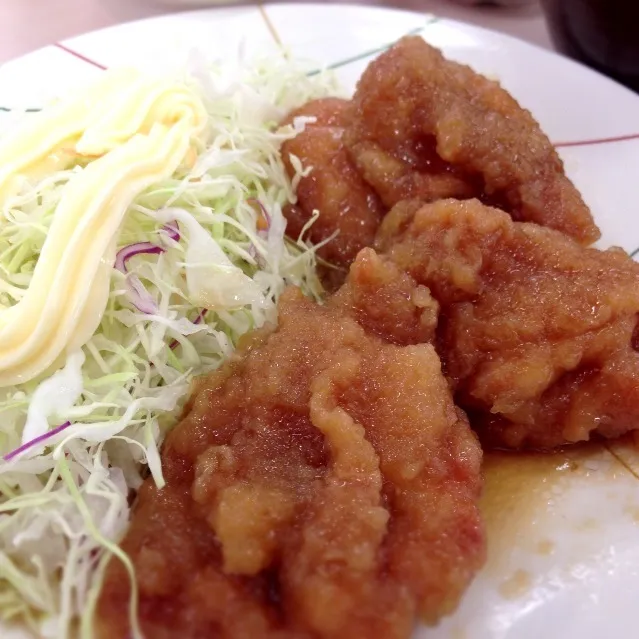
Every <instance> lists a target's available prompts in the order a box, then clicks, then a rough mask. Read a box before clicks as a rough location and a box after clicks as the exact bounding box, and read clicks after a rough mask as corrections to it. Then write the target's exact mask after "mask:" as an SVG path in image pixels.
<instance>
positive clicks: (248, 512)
mask: <svg viewBox="0 0 639 639" xmlns="http://www.w3.org/2000/svg"><path fill="white" fill-rule="evenodd" d="M354 268H355V272H356V275H355V276H354V279H353V280H349V284H348V286H349V287H350V290H349V291H347V292H346V293H345V294H344V296H343V299H342V300H339V299H337V300H333V301H332V302H331V303H330V304H329V305H327V306H324V307H320V306H317V305H316V304H314V303H313V302H311V301H309V300H308V299H306V298H304V297H303V296H302V295H301V294H300V293H299V291H297V290H295V289H289V290H288V291H286V292H285V293H284V294H283V296H282V298H281V300H280V306H279V309H280V322H279V326H278V328H277V330H275V331H273V332H272V333H270V334H269V333H268V331H262V332H258V333H257V334H255V335H253V336H252V337H249V338H248V339H247V341H246V343H245V344H244V346H243V348H242V349H241V351H240V352H239V353H238V355H237V356H236V357H235V358H234V359H233V361H232V362H231V363H229V364H228V365H226V366H225V367H223V368H222V369H221V370H220V371H218V372H216V373H214V374H212V375H210V376H209V377H208V378H205V379H203V380H201V381H200V383H199V385H198V387H197V389H196V391H195V393H194V394H193V396H192V398H191V400H190V402H189V406H188V407H187V410H186V414H185V416H184V419H183V420H182V422H181V423H180V424H179V425H178V426H177V427H176V428H175V429H174V430H173V431H172V432H171V433H170V435H169V436H168V438H167V441H166V444H165V446H164V448H163V451H162V460H163V464H164V469H165V476H166V480H167V485H166V487H165V488H163V489H162V490H158V489H157V488H156V487H155V486H154V485H153V484H152V482H151V481H150V480H149V481H147V482H146V483H145V484H144V486H143V488H142V490H141V492H140V496H139V503H138V505H137V507H136V509H135V511H134V516H133V520H132V523H131V528H130V530H129V532H128V534H127V536H126V538H125V539H124V541H123V543H122V547H123V549H124V550H125V551H126V552H127V553H128V554H129V556H130V557H131V559H132V561H133V563H134V564H135V567H136V575H137V580H138V584H139V588H140V595H141V611H140V612H141V614H140V617H141V623H142V628H143V630H144V631H145V632H146V633H147V636H149V637H153V639H168V638H169V637H171V638H173V637H176V636H179V637H180V638H181V639H201V638H202V637H211V638H216V639H217V638H218V637H219V638H223V639H246V638H247V637H259V638H260V639H263V638H266V639H270V638H277V639H307V638H308V639H320V638H321V639H324V638H326V639H329V638H330V639H342V638H343V639H376V638H380V639H382V638H383V639H400V638H407V637H409V635H410V633H411V631H412V628H413V624H414V621H415V617H416V615H420V616H422V617H423V618H424V619H426V620H428V621H435V620H437V619H438V618H439V617H440V616H441V615H444V614H447V613H449V612H451V611H452V610H453V609H454V608H455V606H456V604H457V602H458V600H459V598H460V596H461V594H462V593H463V591H464V590H465V588H466V587H467V585H468V583H469V582H470V580H471V579H472V577H473V575H474V574H475V572H476V571H477V570H478V568H479V567H480V566H481V564H482V562H483V560H484V546H485V543H484V536H483V529H482V525H481V522H480V516H479V512H478V508H477V500H478V496H479V491H480V483H481V479H480V462H481V450H480V448H479V445H478V443H477V441H476V438H475V436H474V434H473V433H472V431H471V430H470V428H469V426H468V422H467V419H466V417H465V415H464V414H463V413H462V412H461V411H460V410H459V409H457V408H456V407H455V406H454V404H453V401H452V397H451V394H450V390H449V388H448V385H447V382H446V380H445V378H444V377H443V375H442V373H441V370H440V363H439V359H438V357H437V355H436V354H435V351H434V349H433V347H432V346H431V345H427V344H421V345H411V346H399V345H397V344H391V343H388V342H385V341H383V340H382V339H380V337H378V335H385V334H386V330H387V327H388V326H390V325H391V322H390V321H389V320H388V319H385V318H382V317H379V316H378V317H377V318H367V319H366V321H365V322H363V324H364V325H366V327H367V330H370V332H367V331H366V330H364V328H363V327H362V326H361V325H360V324H359V323H358V322H357V321H356V320H355V319H354V316H358V317H359V318H360V319H361V318H362V317H363V313H364V312H365V309H366V308H367V304H368V299H369V297H368V296H370V295H372V293H373V287H374V284H371V283H374V282H381V287H382V288H383V289H385V293H384V294H383V298H384V299H388V300H391V301H392V302H391V306H392V307H391V308H390V311H389V312H390V314H391V316H392V317H403V318H407V322H408V324H409V325H411V326H412V327H413V329H410V330H409V329H407V331H406V332H405V333H404V334H402V335H401V336H399V337H398V334H397V333H396V332H395V331H394V329H393V330H392V331H391V333H392V336H393V337H394V338H395V340H396V341H397V342H402V341H408V342H409V341H412V339H415V340H418V339H420V337H419V335H420V333H419V331H422V330H423V328H422V325H423V324H428V320H423V321H422V320H421V319H420V315H421V314H422V313H423V312H426V314H427V315H428V312H427V311H424V310H423V309H424V305H423V303H422V302H421V301H420V302H419V305H418V306H416V307H415V306H413V307H412V308H411V302H410V300H411V295H412V291H411V289H414V288H418V289H419V287H417V285H416V284H415V283H414V282H413V281H412V280H411V279H410V278H409V277H408V276H406V275H404V274H402V273H401V272H400V271H399V270H398V269H396V268H395V267H393V266H392V265H391V264H389V263H388V262H385V261H384V260H381V259H379V258H377V256H375V254H374V253H373V252H372V251H369V252H367V253H366V254H365V255H364V257H363V259H362V260H361V261H360V260H358V262H357V263H356V266H355V267H354ZM357 269H359V271H358V272H357ZM385 271H387V272H385ZM359 281H363V282H365V287H366V288H367V290H366V291H365V292H364V294H363V295H361V296H360V295H358V294H357V293H356V292H355V291H354V289H356V288H357V287H358V282H359ZM393 282H395V284H396V286H397V289H398V290H397V291H396V292H392V291H391V289H392V287H393ZM419 290H420V291H421V293H420V294H419V295H418V296H417V297H418V298H420V297H421V296H422V295H423V289H419ZM431 328H432V326H431ZM411 331H412V332H411ZM408 335H412V337H407V336H408ZM128 594H129V593H128V589H127V579H126V574H125V572H124V570H123V568H122V566H121V565H120V564H119V562H117V561H113V562H112V563H111V564H110V566H109V568H108V572H107V576H106V581H105V586H104V590H103V593H102V596H101V599H100V603H99V614H100V618H101V622H102V626H101V629H102V636H103V637H109V638H111V637H124V636H127V632H128V622H127V615H126V610H127V605H128Z"/></svg>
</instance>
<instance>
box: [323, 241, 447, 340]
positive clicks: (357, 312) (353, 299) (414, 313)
mask: <svg viewBox="0 0 639 639" xmlns="http://www.w3.org/2000/svg"><path fill="white" fill-rule="evenodd" d="M328 305H329V306H331V307H335V308H340V309H344V311H345V312H347V313H348V314H349V315H350V316H351V317H353V318H355V319H356V320H357V321H358V322H359V324H360V325H361V326H363V327H364V329H365V330H366V331H367V332H369V333H372V334H374V335H377V336H378V337H380V338H381V339H383V340H384V341H387V342H391V343H392V344H398V345H400V346H408V345H410V344H428V343H431V342H433V341H434V339H435V330H436V329H437V320H438V317H439V304H437V302H436V301H435V300H434V299H433V297H432V295H431V294H430V291H429V290H428V288H427V287H425V286H420V285H418V284H417V283H416V282H415V280H414V279H413V278H412V277H410V276H409V275H408V274H406V273H404V271H401V270H400V269H399V268H397V266H395V265H394V264H393V263H392V262H391V261H390V260H387V259H384V258H382V257H380V256H379V255H377V253H375V251H374V250H373V249H370V248H367V249H363V250H362V251H361V252H360V254H359V255H358V256H357V260H356V261H355V262H354V263H353V265H352V266H351V269H350V273H349V276H348V279H347V280H346V282H345V284H344V286H342V288H341V289H340V290H339V291H338V292H337V293H335V295H333V296H332V297H331V298H329V300H328Z"/></svg>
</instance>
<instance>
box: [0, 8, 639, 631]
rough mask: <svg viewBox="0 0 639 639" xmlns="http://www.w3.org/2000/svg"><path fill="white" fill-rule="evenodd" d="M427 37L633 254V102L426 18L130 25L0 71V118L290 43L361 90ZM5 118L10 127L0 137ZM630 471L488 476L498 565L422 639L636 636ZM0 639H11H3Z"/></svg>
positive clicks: (492, 552)
mask: <svg viewBox="0 0 639 639" xmlns="http://www.w3.org/2000/svg"><path fill="white" fill-rule="evenodd" d="M420 29H421V33H422V35H423V37H424V38H426V39H427V40H428V41H429V42H431V43H432V44H434V45H436V46H439V47H441V48H442V49H443V50H444V52H445V53H446V54H447V55H448V56H450V57H451V58H454V59H456V60H459V61H462V62H465V63H468V64H470V65H471V66H473V67H474V68H475V69H477V70H478V71H481V72H483V73H485V74H487V75H489V76H492V77H496V78H498V79H499V80H500V81H501V82H502V83H503V85H504V86H505V87H506V88H507V89H508V90H510V91H511V92H512V93H513V94H514V96H515V97H516V98H517V99H518V100H519V101H520V102H521V103H522V104H523V105H524V106H526V107H528V108H529V109H530V110H531V111H532V112H533V114H534V115H535V116H536V117H537V119H538V120H539V122H540V123H541V125H542V127H543V128H544V130H545V131H546V132H547V133H548V135H549V136H550V138H551V139H552V140H553V141H554V142H556V143H557V144H558V147H559V149H560V152H561V155H562V157H563V159H564V160H565V163H566V168H567V171H568V173H569V175H570V177H571V178H572V179H573V180H574V182H575V183H576V185H577V186H578V187H579V189H581V191H582V193H583V194H584V197H585V199H586V201H587V202H588V204H589V205H590V206H591V208H592V210H593V213H594V215H595V218H596V220H597V222H598V223H599V225H600V226H601V228H602V230H603V239H602V244H603V245H610V244H617V245H620V246H622V247H623V248H625V249H627V250H628V251H633V250H635V249H636V248H637V247H639V212H638V211H637V208H638V202H639V97H637V96H636V95H635V94H633V93H631V92H630V91H627V90H626V89H624V88H622V87H620V86H618V85H616V84H615V83H613V82H611V81H609V80H607V79H605V78H603V77H602V76H599V75H597V74H595V73H593V72H591V71H589V70H587V69H585V68H583V67H580V66H579V65H576V64H574V63H573V62H570V61H568V60H565V59H562V58H560V57H558V56H556V55H553V54H552V53H549V52H547V51H543V50H541V49H537V48H535V47H533V46H530V45H528V44H525V43H523V42H520V41H517V40H514V39H512V38H509V37H507V36H503V35H499V34H496V33H492V32H490V31H486V30H482V29H479V28H476V27H471V26H468V25H464V24H460V23H456V22H451V21H448V20H437V19H433V17H432V16H426V15H420V14H415V13H407V12H401V11H391V10H383V9H372V8H363V7H354V6H347V5H341V6H337V5H328V6H323V5H319V4H316V5H313V4H311V5H290V6H289V5H269V6H268V8H267V9H266V10H265V11H263V10H261V9H259V8H257V7H245V8H235V9H220V10H207V11H200V12H195V13H185V14H179V15H173V16H167V17H162V18H156V19H152V20H148V21H143V22H137V23H131V24H125V25H122V26H119V27H115V28H111V29H106V30H104V31H99V32H96V33H91V34H88V35H84V36H80V37H77V38H73V39H71V40H67V41H65V42H62V43H59V44H57V45H55V46H50V47H47V48H45V49H42V50H40V51H37V52H35V53H32V54H30V55H28V56H25V57H23V58H20V59H19V60H16V61H14V62H11V63H9V64H6V65H5V66H4V67H0V106H2V107H5V108H8V109H20V108H27V107H39V106H41V105H42V104H43V103H44V102H45V101H47V100H49V99H50V98H51V97H52V96H55V95H61V94H63V93H64V92H65V90H66V89H67V88H69V87H70V86H72V85H75V84H78V83H82V82H86V81H87V80H89V79H90V78H92V77H94V76H95V75H97V74H99V73H101V69H100V67H104V66H118V65H123V64H126V65H131V64H135V65H139V66H143V67H144V66H151V67H155V68H157V67H158V66H161V65H164V64H169V65H171V66H173V67H175V65H176V64H177V65H179V64H180V63H181V62H182V61H184V60H185V58H186V55H187V53H188V51H189V50H190V49H191V48H192V47H196V48H198V49H200V50H201V51H202V52H203V53H204V54H205V55H206V56H208V57H213V58H219V59H222V60H224V59H225V58H226V59H229V58H231V57H233V56H235V55H236V53H237V51H238V49H239V47H240V46H241V45H242V44H243V46H244V47H245V49H246V50H247V53H248V54H251V53H264V52H267V53H268V52H274V51H277V48H278V44H279V43H283V44H284V45H285V46H286V47H287V48H288V49H289V50H290V51H292V53H293V54H294V55H297V56H302V57H304V58H311V59H315V60H318V61H319V62H321V63H323V64H330V65H333V66H335V67H336V68H337V73H338V74H339V76H340V77H341V79H342V81H343V82H344V84H345V85H346V86H347V87H348V88H349V89H352V88H353V86H354V83H355V81H356V80H357V78H358V77H359V75H360V74H361V72H362V71H363V69H364V68H365V66H366V64H367V63H368V62H369V61H370V60H371V58H372V57H373V56H374V55H375V54H376V53H378V52H379V51H381V50H383V49H384V48H385V47H386V46H388V45H389V44H391V43H392V42H394V41H395V40H397V39H398V38H400V37H401V36H403V35H405V34H407V33H409V32H414V31H415V30H420ZM10 117H12V114H11V113H10V112H6V111H4V112H1V113H0V125H1V124H2V119H6V118H10ZM635 468H636V469H638V470H639V456H638V455H637V454H636V453H635V452H634V449H633V447H632V446H630V445H628V444H621V443H616V444H611V445H609V446H606V447H601V448H596V447H594V448H592V449H588V450H586V451H583V452H575V453H568V454H565V455H559V456H557V457H555V458H552V459H550V460H547V461H545V462H543V463H540V462H539V461H534V460H529V459H528V458H521V457H518V458H512V459H510V460H509V461H507V462H505V463H504V462H503V461H502V462H501V463H497V462H495V461H494V460H489V464H488V466H487V490H486V503H485V508H486V514H487V520H488V525H489V560H488V564H487V566H486V568H485V569H484V571H483V572H482V573H481V574H480V575H479V577H478V578H477V580H476V581H475V583H474V584H473V586H472V587H471V588H470V590H469V592H468V593H467V595H466V597H465V599H464V601H463V603H462V605H461V607H460V609H459V610H458V611H457V613H456V614H455V615H454V616H453V617H451V618H449V619H447V620H445V621H444V622H443V623H442V624H441V625H440V626H439V627H438V628H435V629H427V628H420V629H419V630H418V631H417V632H416V637H419V638H420V639H421V638H422V637H423V638H425V639H537V638H538V637H540V636H543V637H544V638H545V639H564V638H567V637H579V638H580V639H600V638H601V637H603V636H606V637H609V638H611V639H616V638H625V637H630V636H634V635H635V634H636V632H635V631H634V626H635V618H636V605H637V604H636V593H637V592H638V591H639V482H638V480H639V475H636V474H635V471H634V469H635ZM1 571H2V568H1V567H0V578H2V572H1ZM0 635H1V636H3V637H7V632H6V631H5V632H3V631H2V629H1V628H0ZM16 636H18V635H16ZM149 639H152V638H149ZM203 639H205V638H203ZM256 639H258V638H256Z"/></svg>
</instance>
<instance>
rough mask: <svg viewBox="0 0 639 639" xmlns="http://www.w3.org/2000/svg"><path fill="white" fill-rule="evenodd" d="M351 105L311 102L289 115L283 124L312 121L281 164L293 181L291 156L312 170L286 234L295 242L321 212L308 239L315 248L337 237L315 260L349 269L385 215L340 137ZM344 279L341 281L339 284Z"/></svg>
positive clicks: (285, 149) (289, 212)
mask: <svg viewBox="0 0 639 639" xmlns="http://www.w3.org/2000/svg"><path fill="white" fill-rule="evenodd" d="M348 107H349V103H348V102H347V101H346V100H340V99H337V98H326V99H321V100H315V101H313V102H309V103H308V104H306V105H305V106H303V107H302V108H300V109H298V110H297V111H294V112H293V113H291V114H290V115H289V116H288V118H287V120H286V122H292V121H293V120H294V119H295V118H297V117H301V116H306V117H315V118H317V121H316V122H315V123H314V124H307V125H306V129H305V130H304V132H302V133H300V134H298V135H297V136H296V137H295V138H294V139H292V140H289V141H287V142H285V143H284V144H283V145H282V158H283V160H284V163H285V165H286V167H287V170H288V172H289V175H290V176H291V177H293V176H294V175H295V169H294V167H293V165H292V163H291V157H290V156H291V154H293V155H294V156H296V157H297V158H299V160H300V161H301V163H302V166H303V167H304V168H307V167H312V171H311V172H310V174H309V175H308V176H307V177H304V178H302V179H301V180H300V182H299V184H298V186H297V204H296V205H293V206H289V207H287V208H286V209H285V211H284V215H285V216H286V219H287V221H288V227H287V233H288V234H289V235H290V236H291V237H297V236H298V235H299V234H300V233H301V231H302V229H303V228H304V225H305V224H306V223H307V222H308V221H309V220H310V219H311V217H312V215H313V211H314V210H317V211H319V213H320V215H319V218H318V219H317V221H316V222H315V223H314V224H313V226H311V228H310V230H309V233H308V239H310V240H311V241H312V242H313V243H314V244H319V243H320V242H322V241H324V240H326V239H328V238H329V237H331V235H333V234H334V233H335V232H336V231H338V235H337V236H336V237H335V238H334V239H332V240H331V241H330V242H328V243H327V244H326V245H324V246H323V247H321V248H320V249H319V251H318V254H319V255H320V256H321V257H323V258H324V259H325V260H327V261H328V262H330V263H331V264H333V265H335V266H338V267H342V268H344V269H347V268H348V267H349V266H350V264H351V263H352V262H353V260H354V259H355V256H356V255H357V253H358V252H359V250H360V249H362V248H364V247H365V246H370V245H371V244H372V243H373V239H374V238H375V232H376V231H377V227H378V226H379V223H380V221H381V219H382V216H383V214H384V213H385V212H386V209H385V208H383V206H382V204H381V202H380V201H379V198H378V197H377V195H376V194H375V192H374V191H373V189H372V188H371V187H370V186H369V185H368V184H366V182H365V181H364V180H363V179H362V178H361V176H360V175H359V173H358V172H357V170H356V169H355V167H354V166H353V164H352V163H351V161H350V158H349V156H348V152H347V150H346V148H345V147H344V143H343V141H342V136H343V133H344V127H345V126H346V123H347V122H348ZM343 278H344V276H342V280H343Z"/></svg>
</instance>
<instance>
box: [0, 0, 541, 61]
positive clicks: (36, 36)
mask: <svg viewBox="0 0 639 639" xmlns="http://www.w3.org/2000/svg"><path fill="white" fill-rule="evenodd" d="M328 1H329V2H332V3H333V4H339V3H340V1H342V0H328ZM187 4H188V5H190V6H189V7H188V8H194V7H195V6H202V5H207V4H208V5H213V4H215V3H214V2H209V3H207V2H206V0H200V1H199V2H198V0H181V1H180V0H174V1H173V2H171V0H155V1H154V0H0V24H1V25H2V36H0V64H1V63H3V62H6V61H7V60H10V59H11V58H14V57H16V56H19V55H22V54H24V53H28V52H29V51H33V50H34V49H37V48H39V47H42V46H45V45H47V44H51V43H53V42H57V41H60V40H64V39H65V38H69V37H71V36H74V35H78V34H80V33H84V32H86V31H92V30H94V29H100V28H102V27H108V26H111V25H114V24H117V23H120V22H126V21H129V20H138V19H140V18H147V17H151V16H155V15H160V14H162V13H168V12H171V11H179V10H180V8H181V7H182V8H185V7H186V5H187ZM264 4H266V5H267V6H268V3H264ZM367 4H371V5H378V6H393V7H397V8H403V9H413V10H415V11H420V12H431V13H436V14H438V15H440V16H443V17H447V18H454V19H457V20H463V21H466V22H471V23H473V24H478V25H481V26H483V27H487V28H489V29H494V30H496V31H502V32H504V33H508V34H510V35H513V36H517V37H519V38H522V39H524V40H528V41H529V42H532V43H534V44H537V45H539V46H542V47H547V48H551V47H552V45H551V44H550V39H549V36H548V31H547V29H546V26H545V24H544V20H543V17H542V15H541V11H540V9H539V7H538V5H536V4H532V5H528V6H527V7H524V8H511V9H505V8H499V7H491V6H484V7H469V6H461V5H459V4H455V3H454V2H447V1H446V0H395V1H394V2H385V1H383V0H380V1H372V2H368V3H367ZM218 6H219V4H218Z"/></svg>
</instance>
